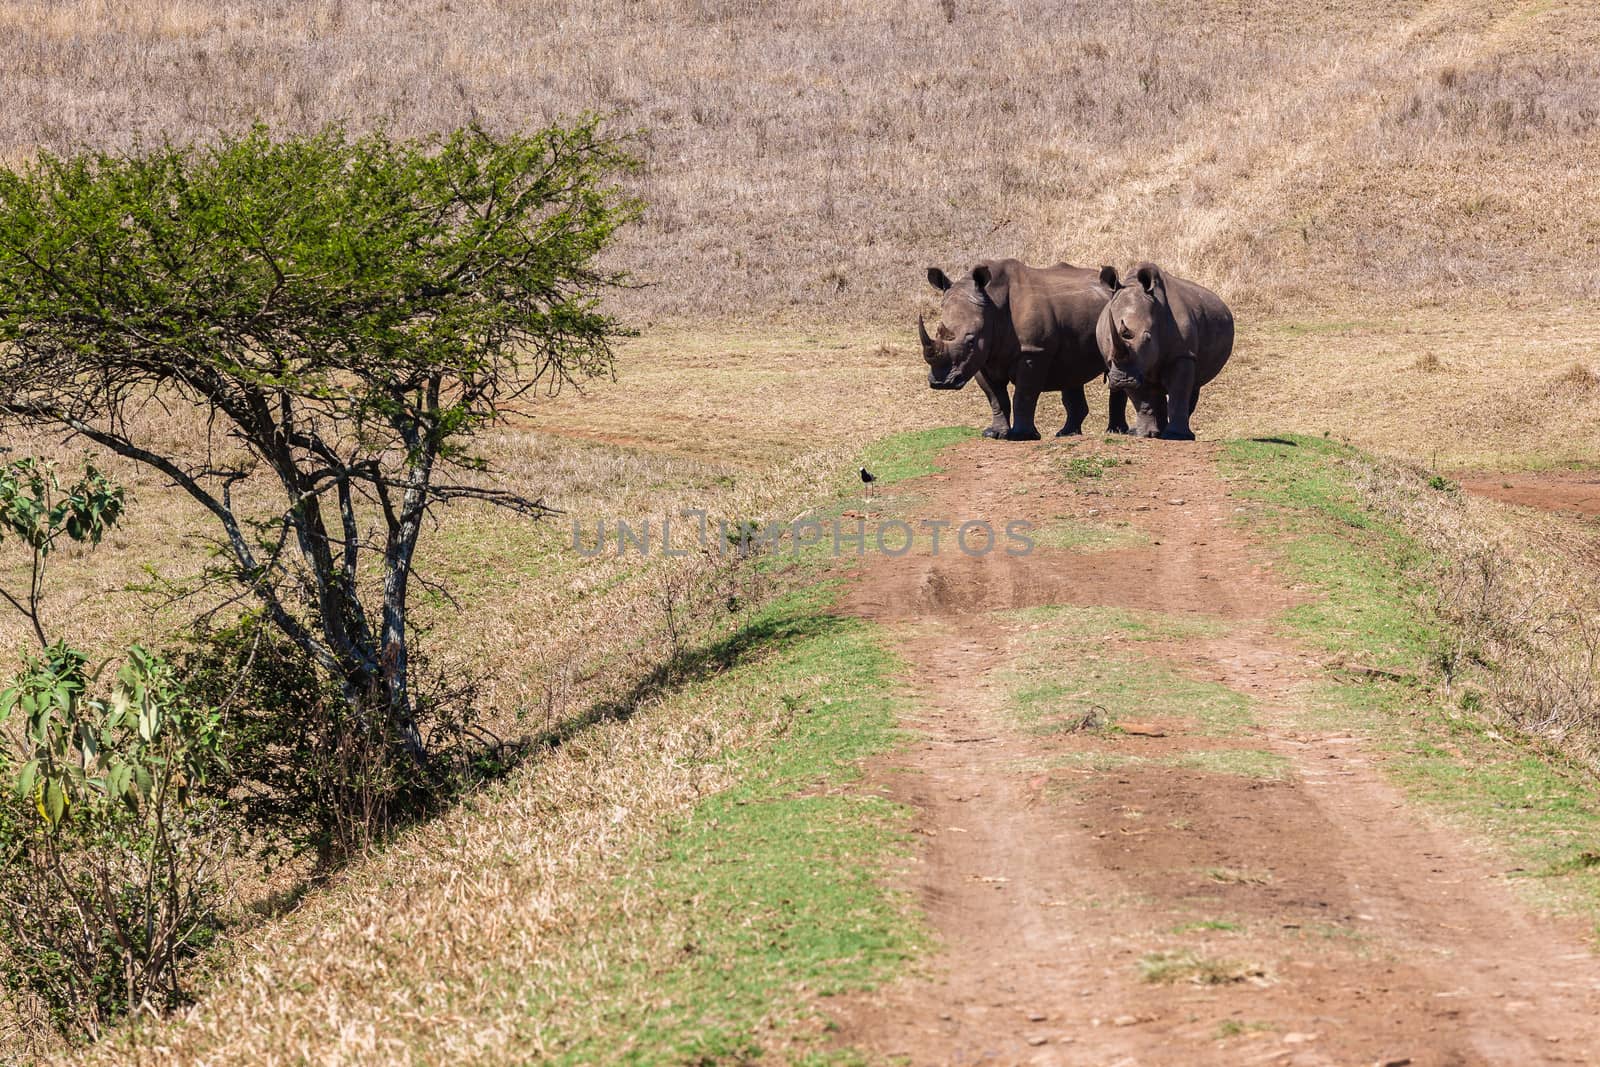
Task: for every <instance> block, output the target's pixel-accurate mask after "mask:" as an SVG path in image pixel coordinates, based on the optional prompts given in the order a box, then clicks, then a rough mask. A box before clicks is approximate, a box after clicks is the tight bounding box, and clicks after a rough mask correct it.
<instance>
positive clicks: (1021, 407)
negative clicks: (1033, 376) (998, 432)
mask: <svg viewBox="0 0 1600 1067" xmlns="http://www.w3.org/2000/svg"><path fill="white" fill-rule="evenodd" d="M1038 406H1039V391H1038V390H1037V389H1028V388H1026V387H1024V386H1023V384H1022V383H1021V382H1018V383H1017V395H1016V396H1015V397H1014V398H1013V399H1012V401H1011V429H1009V430H1007V431H1006V434H1005V439H1006V440H1007V441H1037V440H1038V439H1039V428H1038V427H1037V426H1035V425H1034V423H1033V413H1034V411H1035V409H1037V408H1038Z"/></svg>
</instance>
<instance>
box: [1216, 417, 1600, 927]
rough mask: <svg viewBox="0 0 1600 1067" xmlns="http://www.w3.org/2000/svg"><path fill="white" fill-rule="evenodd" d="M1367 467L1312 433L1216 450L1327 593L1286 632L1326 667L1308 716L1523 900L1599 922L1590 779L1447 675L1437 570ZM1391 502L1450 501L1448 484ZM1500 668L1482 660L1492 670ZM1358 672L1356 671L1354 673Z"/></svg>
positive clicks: (1295, 614)
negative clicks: (1462, 834) (1377, 767)
mask: <svg viewBox="0 0 1600 1067" xmlns="http://www.w3.org/2000/svg"><path fill="white" fill-rule="evenodd" d="M1368 462H1369V461H1368V460H1366V458H1365V457H1363V456H1362V454H1361V453H1359V452H1358V451H1356V450H1355V449H1352V448H1350V447H1348V446H1344V445H1339V444H1335V443H1332V442H1329V441H1327V440H1324V439H1321V438H1315V437H1299V436H1295V437H1288V438H1284V439H1282V440H1268V439H1255V440H1236V441H1232V442H1229V444H1228V445H1227V446H1226V449H1225V451H1224V453H1223V458H1222V465H1223V470H1224V472H1225V474H1226V475H1227V476H1228V477H1229V478H1231V479H1232V480H1233V481H1234V483H1235V486H1236V488H1235V492H1236V493H1237V494H1238V495H1240V496H1242V497H1244V498H1246V499H1248V500H1250V501H1252V502H1253V506H1252V510H1251V512H1250V513H1249V514H1248V516H1247V518H1246V521H1247V522H1248V523H1249V524H1250V525H1251V526H1252V528H1254V529H1256V530H1258V531H1260V532H1261V533H1263V534H1266V535H1268V536H1269V537H1270V539H1271V541H1272V542H1273V543H1275V544H1277V545H1279V546H1280V548H1279V551H1280V552H1281V553H1282V555H1283V557H1284V559H1285V562H1286V564H1287V566H1288V569H1289V572H1290V573H1291V574H1292V575H1293V576H1294V577H1295V578H1297V579H1298V580H1300V581H1302V582H1305V583H1307V584H1308V585H1310V586H1311V587H1312V588H1314V589H1315V590H1316V591H1317V592H1318V593H1319V594H1321V595H1320V596H1319V597H1318V598H1317V599H1316V600H1314V601H1311V602H1308V603H1306V604H1304V605H1301V606H1298V607H1295V608H1292V609H1290V610H1289V611H1288V612H1287V613H1285V615H1284V616H1283V618H1282V627H1283V629H1284V631H1285V632H1286V633H1287V634H1289V635H1292V636H1293V637H1295V638H1296V639H1297V640H1298V641H1300V642H1301V643H1302V644H1304V645H1305V646H1307V647H1309V648H1312V649H1316V650H1318V651H1320V652H1322V653H1325V654H1327V655H1328V656H1329V657H1330V658H1331V660H1332V661H1333V662H1334V663H1336V664H1339V663H1342V664H1344V665H1345V666H1344V667H1338V666H1336V667H1334V668H1332V669H1331V670H1330V673H1329V677H1328V678H1327V680H1326V681H1324V682H1323V683H1322V684H1321V685H1320V686H1319V687H1318V690H1317V693H1316V697H1315V700H1314V701H1313V702H1312V707H1311V715H1312V719H1313V721H1314V722H1315V723H1316V724H1317V725H1319V726H1322V727H1325V728H1337V729H1343V730H1349V731H1354V732H1357V733H1361V734H1364V735H1365V736H1367V737H1368V738H1370V739H1371V740H1372V741H1373V742H1374V743H1375V744H1376V745H1377V746H1378V748H1379V750H1380V752H1382V753H1383V755H1384V757H1385V758H1384V763H1383V766H1384V768H1385V770H1386V771H1387V772H1388V773H1389V774H1390V775H1391V776H1392V777H1393V778H1394V780H1395V781H1396V782H1397V783H1399V784H1400V785H1402V786H1403V787H1404V789H1405V790H1406V791H1407V792H1408V793H1409V794H1410V795H1412V796H1413V797H1415V798H1417V799H1418V800H1420V801H1422V802H1424V803H1425V804H1426V805H1428V806H1429V807H1431V808H1433V809H1435V810H1437V811H1439V812H1441V813H1442V814H1443V815H1444V816H1445V817H1447V818H1449V819H1452V820H1454V821H1455V822H1456V823H1457V825H1459V826H1461V827H1462V828H1463V829H1464V830H1467V831H1469V832H1473V833H1477V834H1480V835H1483V836H1484V837H1486V838H1487V839H1488V840H1489V841H1491V842H1492V843H1494V844H1495V845H1496V846H1498V847H1499V848H1500V849H1501V850H1502V851H1503V853H1504V854H1506V855H1508V856H1509V857H1511V858H1512V860H1513V862H1515V863H1516V864H1517V866H1516V867H1515V869H1514V870H1513V871H1512V872H1511V873H1512V874H1513V875H1514V876H1516V877H1517V878H1518V879H1519V880H1521V881H1522V882H1523V884H1524V886H1525V888H1528V889H1529V890H1530V892H1533V893H1534V894H1535V895H1536V896H1540V897H1543V898H1545V899H1546V900H1547V901H1552V902H1555V903H1557V904H1561V905H1565V906H1570V907H1574V908H1576V909H1578V910H1581V911H1582V912H1584V913H1586V914H1589V915H1591V916H1593V915H1600V856H1597V855H1596V852H1595V844H1594V843H1595V841H1596V840H1597V839H1600V802H1597V799H1596V788H1595V786H1596V783H1595V779H1594V777H1593V775H1592V773H1591V772H1590V771H1588V770H1587V769H1586V768H1585V767H1583V766H1582V765H1581V764H1579V763H1578V762H1577V761H1575V760H1573V759H1571V758H1569V756H1568V755H1567V754H1566V753H1565V752H1563V751H1562V750H1561V749H1559V748H1557V747H1555V746H1553V745H1551V744H1549V743H1546V742H1544V741H1543V740H1541V739H1538V738H1532V737H1528V736H1524V735H1522V734H1519V733H1518V731H1517V730H1516V729H1515V726H1514V724H1510V723H1507V722H1505V721H1503V720H1502V719H1501V718H1500V717H1498V716H1497V715H1496V714H1495V710H1494V709H1493V708H1492V707H1491V706H1489V705H1488V704H1486V702H1485V701H1484V699H1483V694H1482V691H1481V689H1480V688H1478V687H1477V686H1476V685H1474V684H1473V680H1472V678H1471V677H1470V676H1467V677H1466V678H1464V679H1463V678H1462V677H1461V676H1460V675H1454V676H1451V677H1448V678H1447V676H1446V675H1445V674H1444V673H1443V671H1442V667H1443V664H1442V663H1441V652H1442V650H1445V649H1448V648H1451V647H1452V645H1453V642H1452V641H1451V635H1450V634H1449V632H1448V627H1449V625H1450V624H1449V622H1448V621H1444V620H1441V619H1440V618H1439V617H1438V615H1437V613H1436V611H1435V610H1433V609H1434V608H1435V607H1436V606H1437V600H1438V597H1439V595H1440V593H1439V590H1438V589H1437V588H1434V587H1432V586H1430V584H1429V583H1430V582H1432V581H1434V580H1435V579H1436V577H1437V574H1438V573H1439V568H1440V567H1441V566H1445V567H1448V566H1450V565H1452V563H1453V562H1454V561H1450V560H1439V559H1437V558H1434V557H1433V556H1432V555H1431V554H1430V552H1429V551H1428V549H1426V548H1425V547H1424V546H1423V543H1422V542H1421V541H1419V539H1418V537H1417V536H1416V535H1415V534H1414V533H1413V531H1411V530H1409V529H1408V528H1407V527H1406V526H1405V525H1403V524H1402V523H1400V522H1398V521H1396V520H1395V519H1394V518H1392V517H1389V516H1387V515H1386V514H1384V513H1383V512H1382V511H1380V510H1379V509H1378V508H1377V507H1375V506H1374V502H1373V500H1372V498H1371V497H1370V496H1369V495H1367V494H1366V493H1364V492H1363V490H1362V488H1361V486H1360V485H1359V484H1358V481H1359V476H1358V473H1357V472H1358V470H1359V469H1360V468H1361V467H1362V466H1363V465H1365V464H1367V463H1368ZM1389 491H1390V492H1402V493H1410V494H1411V495H1413V496H1416V495H1418V494H1427V493H1435V494H1446V493H1451V492H1453V491H1454V490H1453V487H1452V486H1451V485H1450V484H1449V483H1448V482H1445V481H1443V480H1442V479H1434V480H1433V481H1432V482H1431V484H1430V483H1429V482H1425V481H1421V480H1420V479H1418V480H1417V481H1416V482H1415V484H1412V485H1406V486H1401V487H1398V488H1396V487H1392V486H1391V487H1389ZM1494 667H1495V665H1494V664H1492V663H1490V664H1485V665H1483V669H1484V670H1489V671H1492V670H1493V669H1494ZM1352 668H1353V669H1352Z"/></svg>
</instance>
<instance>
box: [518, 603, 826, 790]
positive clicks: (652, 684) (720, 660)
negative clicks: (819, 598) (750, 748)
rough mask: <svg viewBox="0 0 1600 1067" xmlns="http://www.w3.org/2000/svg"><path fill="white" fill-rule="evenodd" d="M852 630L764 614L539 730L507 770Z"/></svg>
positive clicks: (820, 620)
mask: <svg viewBox="0 0 1600 1067" xmlns="http://www.w3.org/2000/svg"><path fill="white" fill-rule="evenodd" d="M852 625H854V622H853V621H852V620H850V619H847V618H845V617H844V616H840V615H834V614H831V613H829V612H827V611H825V610H820V611H819V610H809V609H807V608H805V607H801V606H794V607H787V608H785V609H781V610H768V611H765V612H763V613H761V614H760V615H758V616H756V617H755V618H753V619H750V620H748V621H747V622H745V623H744V624H743V625H742V626H740V627H739V628H738V629H737V630H735V631H734V632H733V633H731V634H728V635H726V636H724V637H721V638H718V639H716V640H714V641H708V642H706V643H705V644H702V645H699V646H696V647H693V648H685V649H680V650H679V651H677V652H675V653H674V654H673V655H672V656H671V657H669V658H668V659H667V660H666V661H665V662H663V663H661V664H659V665H658V666H656V667H655V668H654V669H653V670H651V671H650V672H649V673H647V674H646V675H644V677H642V678H640V679H639V680H638V681H636V682H635V683H634V684H633V685H632V686H630V687H629V688H628V689H627V691H626V692H624V693H622V694H621V695H619V696H616V697H612V698H610V699H607V700H602V701H599V702H597V703H595V704H593V705H591V706H590V707H589V708H588V709H587V710H585V711H582V712H580V713H578V714H577V715H574V716H572V717H570V718H568V719H566V720H565V721H563V722H562V723H560V724H559V725H557V726H554V727H552V728H550V729H548V730H545V731H542V732H540V733H538V734H536V735H534V736H533V737H531V738H529V739H528V740H526V741H524V742H521V743H520V744H518V745H517V746H516V750H515V754H514V756H512V755H511V754H509V753H508V756H510V758H508V759H507V760H506V761H505V770H506V771H509V770H511V769H512V768H513V767H515V766H516V765H517V764H519V763H521V762H522V761H523V760H525V759H527V758H528V757H529V756H531V755H534V754H535V753H537V752H540V751H545V750H548V749H552V748H556V747H558V746H560V745H562V744H564V743H566V742H567V741H570V740H572V739H573V738H574V737H577V736H578V735H579V734H581V733H583V732H584V731H585V730H588V729H590V728H591V727H594V726H598V725H600V724H602V723H608V722H626V721H627V720H628V719H629V718H631V717H632V716H633V714H634V713H635V712H636V711H638V709H639V708H640V706H641V705H643V704H644V703H645V702H647V701H649V700H652V699H654V698H657V697H661V696H664V695H666V694H669V693H673V692H678V691H680V690H683V689H685V688H688V687H689V686H691V685H695V684H697V683H700V682H704V681H707V680H709V679H711V678H714V677H716V676H717V675H719V674H722V673H724V672H726V671H728V670H731V669H733V668H734V667H737V666H739V665H740V664H742V663H745V662H747V661H749V660H751V659H753V658H755V657H756V656H760V655H766V654H770V653H774V652H779V651H782V650H783V649H786V648H791V647H793V646H794V645H797V644H799V643H801V642H803V641H809V640H811V639H813V638H817V637H824V636H828V635H830V634H836V633H839V632H840V631H842V630H844V629H846V628H848V627H850V626H852Z"/></svg>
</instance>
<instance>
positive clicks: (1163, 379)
mask: <svg viewBox="0 0 1600 1067" xmlns="http://www.w3.org/2000/svg"><path fill="white" fill-rule="evenodd" d="M1100 281H1101V282H1102V283H1103V284H1104V285H1105V286H1106V287H1108V288H1109V289H1111V290H1112V294H1111V299H1110V300H1109V301H1107V302H1106V305H1105V307H1104V308H1103V309H1102V310H1101V312H1100V319H1099V321H1098V322H1097V323H1096V325H1095V341H1096V343H1097V344H1098V346H1099V349H1100V356H1101V358H1102V360H1103V361H1104V363H1103V366H1104V369H1105V372H1106V382H1107V384H1108V385H1110V386H1111V387H1112V388H1113V389H1121V390H1123V391H1124V392H1125V393H1127V394H1128V396H1129V397H1130V398H1132V400H1133V409H1134V431H1133V432H1134V433H1136V434H1138V435H1139V436H1140V437H1163V438H1167V439H1168V440H1174V441H1193V440H1194V432H1193V431H1192V430H1191V429H1190V428H1189V416H1190V415H1191V414H1193V413H1194V409H1195V405H1196V404H1198V403H1199V402H1200V387H1201V386H1202V385H1205V384H1206V383H1207V382H1209V381H1211V380H1212V379H1213V378H1215V377H1216V376H1217V374H1218V373H1219V372H1220V371H1221V370H1222V365H1223V364H1224V363H1226V362H1228V356H1229V355H1230V354H1232V352H1233V312H1231V311H1229V310H1228V305H1226V304H1224V303H1223V302H1222V298H1221V297H1219V296H1217V294H1216V293H1213V292H1212V291H1211V290H1209V289H1207V288H1205V287H1204V286H1201V285H1197V284H1195V283H1194V282H1191V281H1188V280H1186V279H1183V278H1179V277H1176V276H1173V275H1163V274H1162V273H1161V268H1160V267H1158V266H1156V265H1155V264H1154V263H1141V264H1139V265H1138V266H1137V267H1135V268H1134V269H1133V273H1132V274H1131V275H1130V276H1128V277H1126V278H1118V277H1117V272H1116V271H1114V270H1112V269H1111V268H1110V267H1105V268H1103V269H1102V270H1101V272H1100Z"/></svg>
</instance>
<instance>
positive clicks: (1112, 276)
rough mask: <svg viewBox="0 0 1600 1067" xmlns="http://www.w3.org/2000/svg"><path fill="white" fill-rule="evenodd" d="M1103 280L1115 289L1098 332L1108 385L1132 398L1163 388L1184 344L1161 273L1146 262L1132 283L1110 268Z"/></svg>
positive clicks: (1101, 318) (1102, 313)
mask: <svg viewBox="0 0 1600 1067" xmlns="http://www.w3.org/2000/svg"><path fill="white" fill-rule="evenodd" d="M1100 280H1101V281H1102V282H1103V283H1105V285H1106V286H1107V287H1108V288H1110V290H1111V300H1110V302H1109V303H1107V304H1106V306H1105V309H1104V310H1103V311H1101V312H1100V321H1099V323H1098V324H1097V328H1096V330H1095V337H1096V340H1098V341H1099V344H1100V355H1101V356H1102V357H1103V358H1104V359H1105V362H1106V383H1107V384H1108V385H1109V386H1110V387H1111V388H1112V389H1121V390H1124V391H1125V392H1129V393H1132V392H1136V391H1138V390H1139V389H1141V388H1143V387H1144V386H1146V385H1150V386H1155V385H1159V384H1160V377H1161V365H1162V363H1163V362H1166V361H1168V360H1170V359H1172V358H1174V356H1175V355H1176V354H1177V352H1178V349H1179V348H1180V347H1181V346H1182V344H1183V341H1182V338H1181V337H1180V336H1179V335H1178V324H1177V321H1176V320H1175V319H1174V318H1173V317H1172V308H1171V306H1170V305H1169V304H1168V303H1167V286H1166V282H1165V281H1164V280H1163V279H1162V277H1161V268H1160V267H1158V266H1156V265H1155V264H1154V263H1141V264H1139V265H1138V266H1137V267H1135V268H1134V270H1133V276H1132V277H1131V278H1118V277H1117V272H1116V271H1115V270H1113V269H1112V268H1110V267H1105V268H1102V269H1101V271H1100Z"/></svg>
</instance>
